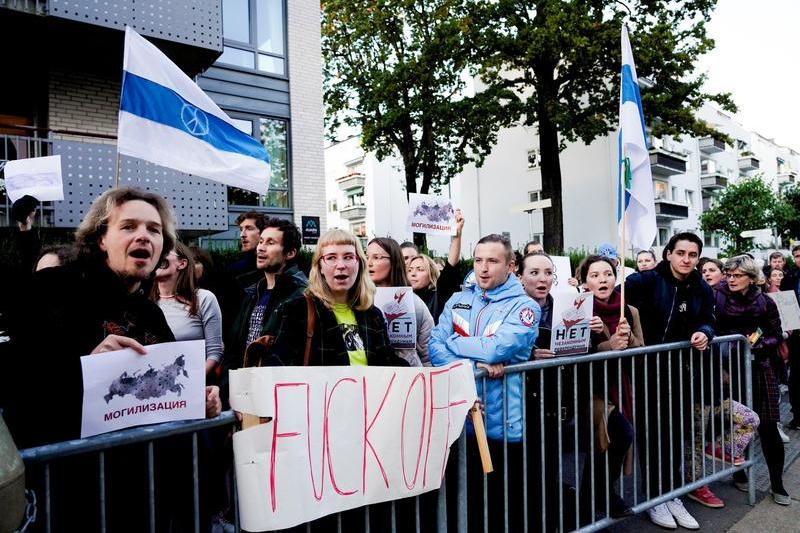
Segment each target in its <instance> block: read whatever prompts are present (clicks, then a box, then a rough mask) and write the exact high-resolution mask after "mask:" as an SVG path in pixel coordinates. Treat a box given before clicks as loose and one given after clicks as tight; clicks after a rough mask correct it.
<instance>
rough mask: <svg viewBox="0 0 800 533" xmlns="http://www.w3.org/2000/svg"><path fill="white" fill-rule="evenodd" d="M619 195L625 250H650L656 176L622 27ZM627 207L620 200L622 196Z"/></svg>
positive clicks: (655, 229)
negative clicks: (654, 179)
mask: <svg viewBox="0 0 800 533" xmlns="http://www.w3.org/2000/svg"><path fill="white" fill-rule="evenodd" d="M619 187H620V188H619V193H618V195H617V201H618V204H619V205H618V209H617V220H618V221H619V222H620V232H621V231H622V216H623V210H624V215H625V224H624V226H625V246H626V247H629V246H630V247H633V248H638V249H644V250H646V249H649V248H650V247H651V246H652V245H653V240H654V239H655V237H656V231H657V228H656V208H655V203H654V201H653V174H652V172H651V171H650V153H649V152H648V150H647V136H646V134H645V128H644V114H643V113H642V97H641V95H640V94H639V79H638V78H637V77H636V67H635V66H634V64H633V52H632V51H631V43H630V41H629V40H628V28H627V27H626V26H625V25H624V24H623V25H622V76H621V79H620V93H619ZM623 187H624V206H623V205H622V201H621V200H620V198H621V197H622V196H623V194H622V193H623V189H622V188H623Z"/></svg>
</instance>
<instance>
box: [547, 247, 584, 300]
mask: <svg viewBox="0 0 800 533" xmlns="http://www.w3.org/2000/svg"><path fill="white" fill-rule="evenodd" d="M550 259H552V260H553V266H554V267H555V270H554V271H553V273H554V274H555V275H554V276H553V288H552V289H551V292H569V293H570V294H576V293H577V292H578V288H577V287H573V286H572V285H570V284H569V283H567V280H568V279H569V278H571V277H572V266H571V265H570V262H569V257H566V256H562V255H551V256H550Z"/></svg>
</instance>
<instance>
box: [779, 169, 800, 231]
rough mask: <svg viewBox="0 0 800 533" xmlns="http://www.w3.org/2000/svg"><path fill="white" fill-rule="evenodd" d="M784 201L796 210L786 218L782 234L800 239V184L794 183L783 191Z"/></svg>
mask: <svg viewBox="0 0 800 533" xmlns="http://www.w3.org/2000/svg"><path fill="white" fill-rule="evenodd" d="M781 198H782V199H783V201H784V202H785V203H786V204H787V205H788V206H789V207H790V208H792V209H793V210H794V212H793V216H789V217H787V218H786V219H785V221H784V224H783V227H781V228H780V235H782V236H783V237H785V238H786V239H787V240H788V239H789V238H791V239H794V240H795V241H798V240H800V185H798V184H797V183H794V184H792V185H789V186H788V187H785V188H784V189H783V190H782V191H781Z"/></svg>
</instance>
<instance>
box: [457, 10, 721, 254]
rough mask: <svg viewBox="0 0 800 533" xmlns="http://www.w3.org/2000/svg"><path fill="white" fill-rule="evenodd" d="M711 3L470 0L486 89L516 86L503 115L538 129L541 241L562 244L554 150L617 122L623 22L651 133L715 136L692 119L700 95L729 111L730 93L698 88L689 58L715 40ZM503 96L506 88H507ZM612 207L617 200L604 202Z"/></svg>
mask: <svg viewBox="0 0 800 533" xmlns="http://www.w3.org/2000/svg"><path fill="white" fill-rule="evenodd" d="M715 4H716V0H648V1H644V0H631V1H630V2H626V3H623V2H622V1H617V0H492V1H489V0H484V1H477V2H474V3H472V5H471V7H470V10H469V13H470V14H469V18H470V20H471V23H472V27H473V37H472V38H473V39H474V43H475V46H476V58H479V59H480V60H481V61H482V62H481V70H480V75H481V77H482V79H483V81H484V82H485V83H486V84H487V85H488V89H487V90H488V91H490V92H491V94H497V92H498V91H503V90H509V89H510V90H512V91H514V94H515V95H516V98H515V99H514V100H513V101H512V102H511V103H510V104H509V105H507V106H506V109H507V112H508V113H509V115H510V116H513V117H514V118H515V119H521V121H522V122H523V123H524V124H525V125H528V126H536V127H537V128H538V134H539V150H540V157H541V163H540V164H541V173H542V197H543V198H549V199H550V200H551V201H552V207H551V208H550V209H545V210H544V247H545V249H547V250H561V249H563V220H562V219H563V214H562V213H563V210H562V198H561V196H562V195H561V191H562V189H561V166H560V162H559V153H560V151H561V150H563V149H564V148H565V146H566V144H567V143H568V142H575V141H577V140H581V141H583V142H584V143H587V144H588V143H590V142H591V141H592V140H593V139H595V138H597V137H599V136H602V135H606V134H607V133H609V132H610V131H613V130H614V129H616V127H617V119H618V110H619V71H620V68H621V66H620V63H621V61H620V28H621V26H622V23H623V21H626V22H627V24H628V27H629V32H630V39H631V45H632V47H633V53H634V58H635V62H636V70H637V74H638V76H639V80H640V81H641V80H643V79H644V80H647V83H640V85H642V107H643V110H644V115H645V118H646V119H647V120H648V121H649V124H650V127H651V128H652V133H653V135H655V136H657V137H658V136H663V135H680V134H690V135H693V136H705V135H713V136H719V135H720V134H719V133H718V132H716V131H714V130H713V129H712V128H711V127H710V126H708V125H707V124H705V123H703V122H700V121H698V120H697V119H696V118H695V112H696V111H697V110H698V109H699V108H700V106H701V105H702V104H703V103H704V102H706V101H709V100H710V101H714V102H716V103H717V104H719V105H720V106H722V107H723V108H724V109H728V110H733V109H735V108H734V106H733V102H732V101H731V98H730V95H729V94H727V93H725V94H708V93H706V92H704V91H703V88H702V87H703V83H704V80H705V76H704V75H702V74H701V75H695V74H694V70H695V61H696V60H697V58H698V57H699V56H700V55H702V54H704V53H706V52H708V51H709V50H711V48H712V47H713V45H714V42H713V40H712V39H710V38H709V37H708V35H707V33H706V22H707V21H708V20H709V18H710V15H711V11H712V9H713V8H714V6H715ZM504 94H505V93H504ZM608 208H609V209H610V210H613V211H615V210H616V208H617V206H616V205H610V206H608Z"/></svg>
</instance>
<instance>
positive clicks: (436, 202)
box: [407, 193, 456, 235]
mask: <svg viewBox="0 0 800 533" xmlns="http://www.w3.org/2000/svg"><path fill="white" fill-rule="evenodd" d="M407 229H408V231H410V232H412V233H428V234H431V235H455V234H456V220H455V209H454V208H453V201H452V200H450V198H445V197H444V196H434V195H432V194H416V193H411V194H409V195H408V221H407Z"/></svg>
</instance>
